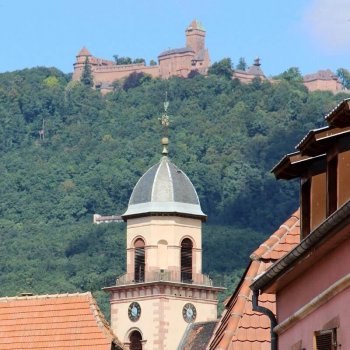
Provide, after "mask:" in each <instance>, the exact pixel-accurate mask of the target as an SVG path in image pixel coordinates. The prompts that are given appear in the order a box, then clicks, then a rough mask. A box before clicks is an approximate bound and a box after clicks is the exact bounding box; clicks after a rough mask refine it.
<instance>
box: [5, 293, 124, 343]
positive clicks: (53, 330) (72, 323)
mask: <svg viewBox="0 0 350 350" xmlns="http://www.w3.org/2000/svg"><path fill="white" fill-rule="evenodd" d="M0 329H1V332H0V349H1V350H15V349H16V350H17V349H38V350H39V349H60V350H68V349H69V350H71V349H75V350H76V349H78V350H79V349H84V350H88V349H91V350H111V348H112V345H113V346H114V347H113V348H112V349H123V346H122V345H121V343H120V342H119V340H118V339H117V337H116V336H115V335H114V334H113V332H112V330H111V329H110V327H109V325H108V323H107V321H106V320H105V318H104V317H103V315H102V313H101V312H100V310H99V308H98V306H97V304H96V301H95V299H94V298H93V297H92V295H91V293H80V294H79V293H77V294H56V295H37V296H26V297H10V298H8V297H6V298H0Z"/></svg>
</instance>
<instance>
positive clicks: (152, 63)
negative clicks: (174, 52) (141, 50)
mask: <svg viewBox="0 0 350 350" xmlns="http://www.w3.org/2000/svg"><path fill="white" fill-rule="evenodd" d="M149 65H150V66H156V65H157V62H156V61H155V60H150V61H149Z"/></svg>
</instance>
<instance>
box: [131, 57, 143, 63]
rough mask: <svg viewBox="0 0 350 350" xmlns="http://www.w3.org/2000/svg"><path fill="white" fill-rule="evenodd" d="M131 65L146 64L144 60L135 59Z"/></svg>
mask: <svg viewBox="0 0 350 350" xmlns="http://www.w3.org/2000/svg"><path fill="white" fill-rule="evenodd" d="M132 63H143V64H146V60H145V59H144V58H135V59H134V60H133V61H132Z"/></svg>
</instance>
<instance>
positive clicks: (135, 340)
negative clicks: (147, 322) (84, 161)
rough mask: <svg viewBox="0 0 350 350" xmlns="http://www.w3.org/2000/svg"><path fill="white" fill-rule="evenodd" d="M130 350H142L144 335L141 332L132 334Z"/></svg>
mask: <svg viewBox="0 0 350 350" xmlns="http://www.w3.org/2000/svg"><path fill="white" fill-rule="evenodd" d="M129 339H130V350H142V335H141V333H140V332H139V331H132V332H131V334H130V337H129Z"/></svg>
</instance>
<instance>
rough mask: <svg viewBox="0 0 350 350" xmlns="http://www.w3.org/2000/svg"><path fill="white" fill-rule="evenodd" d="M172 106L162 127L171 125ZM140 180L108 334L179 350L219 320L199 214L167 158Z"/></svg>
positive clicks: (146, 347)
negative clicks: (187, 335) (186, 338)
mask: <svg viewBox="0 0 350 350" xmlns="http://www.w3.org/2000/svg"><path fill="white" fill-rule="evenodd" d="M167 107H168V103H167V102H165V113H164V115H163V116H162V118H160V119H161V122H162V125H163V126H164V129H165V130H166V129H167V126H168V125H169V118H168V116H167ZM162 144H163V151H162V157H161V159H160V161H159V163H157V164H155V165H153V166H152V167H151V168H150V169H149V170H148V171H146V173H145V174H144V175H143V176H142V177H141V178H140V179H139V181H138V182H137V184H136V186H135V187H134V189H133V192H132V194H131V197H130V200H129V205H128V208H127V210H126V212H125V213H124V215H123V219H124V220H125V221H126V223H127V233H126V235H127V239H126V255H127V267H126V273H125V274H124V275H122V276H120V277H119V278H117V280H116V284H115V285H114V286H111V287H107V288H104V290H105V291H108V292H109V293H110V304H111V326H112V329H113V331H114V332H115V334H116V335H117V336H118V337H119V339H120V340H121V341H122V342H123V343H124V345H125V347H126V348H128V349H130V350H140V349H142V350H176V349H177V346H178V345H179V343H180V340H181V338H182V336H183V334H184V331H185V329H186V327H187V326H188V325H189V323H192V322H201V321H210V320H215V319H216V318H217V295H218V293H219V292H221V291H222V290H223V289H222V288H219V287H214V286H213V285H212V281H211V280H210V279H209V277H208V276H206V275H203V274H202V222H203V221H205V220H206V215H205V214H204V213H203V212H202V210H201V206H200V203H199V199H198V196H197V192H196V190H195V188H194V186H193V185H192V183H191V181H190V180H189V178H188V177H187V176H186V174H185V173H184V172H183V171H182V170H180V169H179V168H178V167H177V166H176V165H174V164H173V163H172V162H171V161H170V159H169V158H168V138H167V137H166V134H165V135H164V137H163V139H162Z"/></svg>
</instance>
